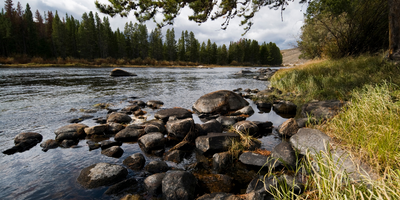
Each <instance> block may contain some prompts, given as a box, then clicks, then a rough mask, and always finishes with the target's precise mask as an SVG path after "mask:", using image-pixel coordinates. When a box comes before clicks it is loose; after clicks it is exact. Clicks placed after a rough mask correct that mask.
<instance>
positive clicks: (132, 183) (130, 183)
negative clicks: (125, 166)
mask: <svg viewBox="0 0 400 200" xmlns="http://www.w3.org/2000/svg"><path fill="white" fill-rule="evenodd" d="M138 184H139V183H138V181H137V180H136V179H135V178H130V179H126V180H123V181H121V182H119V183H117V184H115V185H112V186H110V187H109V188H108V189H107V190H106V191H105V192H104V194H105V195H116V194H118V193H121V192H122V191H124V190H127V189H130V190H135V189H138V187H139V185H138Z"/></svg>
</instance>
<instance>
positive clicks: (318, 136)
mask: <svg viewBox="0 0 400 200" xmlns="http://www.w3.org/2000/svg"><path fill="white" fill-rule="evenodd" d="M330 140H331V138H330V137H329V136H327V135H326V134H325V133H323V132H321V131H319V130H317V129H310V128H301V129H299V131H298V132H297V133H296V134H295V135H293V136H292V137H291V138H290V140H289V141H290V144H291V145H292V146H293V148H295V149H297V150H298V151H299V153H300V154H302V155H306V154H307V152H310V154H311V155H315V154H317V153H319V152H320V151H324V152H327V149H328V145H329V142H330Z"/></svg>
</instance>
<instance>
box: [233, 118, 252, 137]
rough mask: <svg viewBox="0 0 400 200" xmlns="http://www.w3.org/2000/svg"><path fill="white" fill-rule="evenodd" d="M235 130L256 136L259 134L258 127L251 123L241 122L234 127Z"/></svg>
mask: <svg viewBox="0 0 400 200" xmlns="http://www.w3.org/2000/svg"><path fill="white" fill-rule="evenodd" d="M233 128H234V129H235V130H236V131H238V132H241V133H243V134H249V135H255V134H256V133H257V132H258V126H257V124H256V123H254V122H251V121H240V122H237V123H236V124H234V125H233Z"/></svg>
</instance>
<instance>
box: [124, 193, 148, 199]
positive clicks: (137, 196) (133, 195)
mask: <svg viewBox="0 0 400 200" xmlns="http://www.w3.org/2000/svg"><path fill="white" fill-rule="evenodd" d="M142 199H144V198H143V197H142V196H141V195H139V194H127V195H125V196H124V197H122V198H121V199H120V200H142Z"/></svg>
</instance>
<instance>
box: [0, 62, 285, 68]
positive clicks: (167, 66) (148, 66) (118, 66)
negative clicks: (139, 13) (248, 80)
mask: <svg viewBox="0 0 400 200" xmlns="http://www.w3.org/2000/svg"><path fill="white" fill-rule="evenodd" d="M50 67H60V68H68V67H71V68H217V67H218V68H223V67H237V68H244V67H283V66H266V65H263V66H262V65H254V66H244V65H108V64H107V65H88V64H31V63H28V64H0V68H50Z"/></svg>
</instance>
